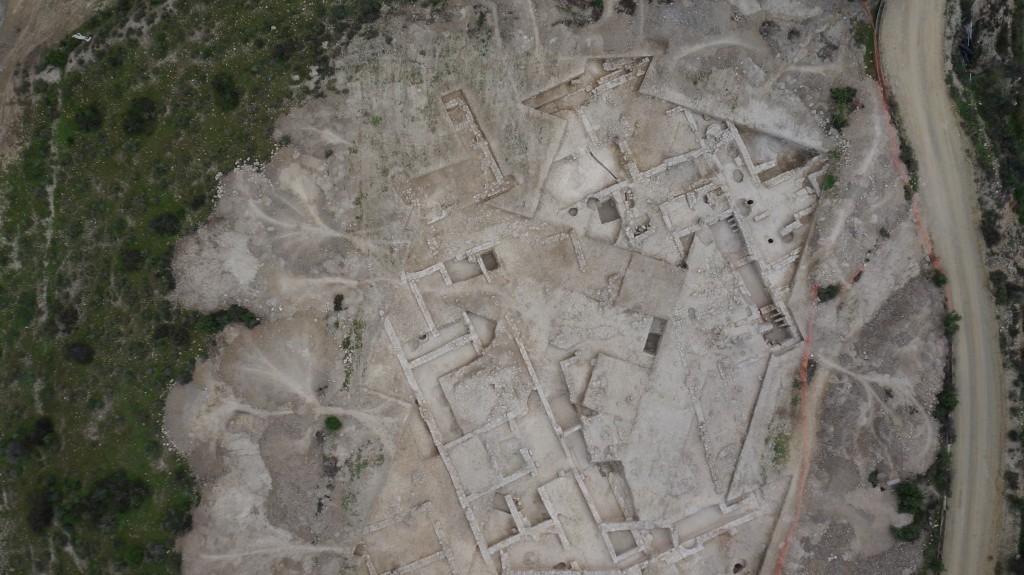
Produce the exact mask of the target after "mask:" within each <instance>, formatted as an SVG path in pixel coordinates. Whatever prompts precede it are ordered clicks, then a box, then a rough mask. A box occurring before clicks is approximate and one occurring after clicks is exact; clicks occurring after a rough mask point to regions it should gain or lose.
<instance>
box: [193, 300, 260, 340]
mask: <svg viewBox="0 0 1024 575" xmlns="http://www.w3.org/2000/svg"><path fill="white" fill-rule="evenodd" d="M232 323H240V324H242V325H244V326H245V327H247V328H249V329H252V328H254V327H256V326H257V325H259V324H260V318H259V317H257V316H256V314H254V313H252V312H251V311H249V310H248V309H247V308H244V307H242V306H240V305H232V306H231V307H229V308H228V309H225V310H221V311H218V312H214V313H211V314H207V315H204V316H203V317H201V318H200V319H199V322H198V327H199V329H200V330H202V331H204V332H206V333H217V332H219V331H221V330H222V329H224V328H225V327H227V326H228V325H229V324H232Z"/></svg>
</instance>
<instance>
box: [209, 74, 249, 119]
mask: <svg viewBox="0 0 1024 575" xmlns="http://www.w3.org/2000/svg"><path fill="white" fill-rule="evenodd" d="M210 86H212V87H213V103H214V104H215V105H216V106H217V107H218V108H220V109H221V110H223V111H225V112H230V111H231V110H234V109H235V108H237V107H238V103H239V102H240V101H241V99H242V94H241V92H239V90H238V86H237V85H236V84H235V79H234V78H232V77H231V75H230V74H228V73H226V72H218V73H217V74H214V76H213V79H212V80H211V81H210Z"/></svg>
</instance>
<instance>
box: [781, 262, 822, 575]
mask: <svg viewBox="0 0 1024 575" xmlns="http://www.w3.org/2000/svg"><path fill="white" fill-rule="evenodd" d="M817 310H818V284H817V282H815V284H814V285H813V286H811V310H810V311H811V312H810V315H809V316H808V318H807V340H806V341H805V343H804V358H803V361H802V362H801V363H800V381H801V382H802V385H801V386H800V421H801V425H802V427H803V445H801V460H800V476H799V477H798V478H797V488H796V489H797V491H796V509H795V510H794V511H793V520H792V521H791V522H790V523H789V527H788V528H787V529H786V537H785V539H783V541H782V546H781V547H780V549H779V555H778V557H777V559H776V561H775V575H781V574H782V569H783V567H785V564H786V555H787V554H788V553H789V541H790V539H792V538H793V533H794V532H796V527H797V525H798V524H799V523H800V512H801V511H802V510H803V504H804V486H805V483H806V482H807V472H808V470H809V468H810V463H811V450H810V442H811V426H810V425H809V424H808V421H807V419H808V417H807V388H808V387H809V385H808V383H809V382H808V381H807V370H808V367H809V366H810V363H811V341H812V340H813V334H814V314H815V312H816V311H817Z"/></svg>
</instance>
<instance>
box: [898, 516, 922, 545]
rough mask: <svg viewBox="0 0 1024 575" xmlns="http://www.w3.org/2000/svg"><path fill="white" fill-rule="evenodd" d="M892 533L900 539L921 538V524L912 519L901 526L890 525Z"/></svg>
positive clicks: (911, 539)
mask: <svg viewBox="0 0 1024 575" xmlns="http://www.w3.org/2000/svg"><path fill="white" fill-rule="evenodd" d="M891 529H892V535H893V537H895V538H896V539H899V540H900V541H917V540H918V539H920V538H921V524H920V523H918V522H917V521H914V522H913V523H911V524H910V525H904V526H903V527H892V528H891Z"/></svg>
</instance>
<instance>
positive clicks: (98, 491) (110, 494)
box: [60, 469, 150, 530]
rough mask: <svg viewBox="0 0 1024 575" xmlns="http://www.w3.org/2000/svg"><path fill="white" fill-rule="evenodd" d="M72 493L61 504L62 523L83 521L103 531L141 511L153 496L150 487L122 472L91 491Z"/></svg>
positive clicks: (108, 476)
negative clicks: (132, 512) (134, 512)
mask: <svg viewBox="0 0 1024 575" xmlns="http://www.w3.org/2000/svg"><path fill="white" fill-rule="evenodd" d="M70 490H71V492H70V493H67V494H66V495H65V497H64V498H63V501H62V502H61V508H60V509H61V514H60V519H61V522H62V523H64V524H74V523H77V522H79V521H81V522H84V523H86V524H88V525H90V526H94V527H98V528H100V530H109V529H111V528H112V527H113V526H114V525H113V524H114V521H115V520H116V519H117V518H118V517H120V516H121V515H124V514H126V513H129V512H130V511H134V510H135V509H138V508H139V507H140V506H141V505H142V504H143V503H145V502H146V500H147V499H149V496H150V490H149V485H148V484H147V483H146V482H145V481H144V480H142V479H139V478H137V477H131V476H129V475H128V473H127V472H126V471H124V470H123V469H117V470H114V471H111V472H109V473H107V474H106V475H104V476H102V477H101V478H99V479H97V480H96V481H95V482H93V483H92V485H90V486H89V488H88V489H85V490H82V491H78V492H75V491H74V490H73V486H72V487H71V489H70Z"/></svg>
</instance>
